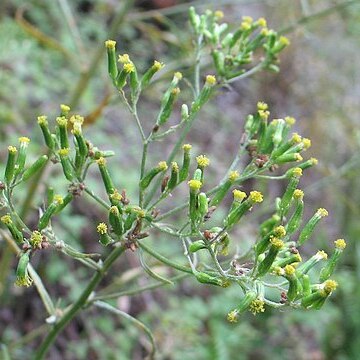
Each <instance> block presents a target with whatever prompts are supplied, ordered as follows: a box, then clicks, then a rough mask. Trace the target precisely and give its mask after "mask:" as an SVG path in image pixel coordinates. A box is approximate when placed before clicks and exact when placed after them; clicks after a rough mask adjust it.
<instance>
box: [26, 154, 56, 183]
mask: <svg viewBox="0 0 360 360" xmlns="http://www.w3.org/2000/svg"><path fill="white" fill-rule="evenodd" d="M48 160H49V158H48V157H47V156H46V155H43V156H40V157H39V158H38V159H37V160H36V161H35V162H34V163H33V164H32V165H31V166H30V167H29V168H28V169H26V170H25V171H24V173H23V175H22V177H21V180H22V181H26V180H28V179H29V178H30V177H31V176H33V175H34V174H36V173H37V172H38V171H40V170H41V169H42V168H43V167H44V166H45V165H46V163H47V162H48Z"/></svg>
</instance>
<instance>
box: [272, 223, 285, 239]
mask: <svg viewBox="0 0 360 360" xmlns="http://www.w3.org/2000/svg"><path fill="white" fill-rule="evenodd" d="M273 232H274V235H275V236H276V237H279V238H283V237H284V236H285V235H286V230H285V228H284V226H282V225H279V226H277V227H276V228H275V229H274V230H273Z"/></svg>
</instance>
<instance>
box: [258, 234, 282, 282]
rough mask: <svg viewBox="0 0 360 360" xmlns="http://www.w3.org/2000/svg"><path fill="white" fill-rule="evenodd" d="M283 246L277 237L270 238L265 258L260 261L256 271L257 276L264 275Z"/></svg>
mask: <svg viewBox="0 0 360 360" xmlns="http://www.w3.org/2000/svg"><path fill="white" fill-rule="evenodd" d="M283 246H284V243H283V241H281V240H280V239H277V238H272V239H271V246H270V250H269V252H268V253H267V255H266V256H265V259H264V260H263V261H262V262H261V263H260V265H259V267H258V271H257V277H261V276H264V275H265V274H266V273H267V272H268V271H269V270H270V268H271V265H272V264H273V262H274V261H275V259H276V256H277V254H278V253H279V251H280V250H281V249H282V247H283Z"/></svg>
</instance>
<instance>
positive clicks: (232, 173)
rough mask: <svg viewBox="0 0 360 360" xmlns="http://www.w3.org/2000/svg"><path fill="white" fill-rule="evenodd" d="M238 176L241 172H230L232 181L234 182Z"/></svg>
mask: <svg viewBox="0 0 360 360" xmlns="http://www.w3.org/2000/svg"><path fill="white" fill-rule="evenodd" d="M238 177H239V172H238V171H231V172H230V174H229V180H230V181H231V182H234V181H235V180H236V179H237V178H238Z"/></svg>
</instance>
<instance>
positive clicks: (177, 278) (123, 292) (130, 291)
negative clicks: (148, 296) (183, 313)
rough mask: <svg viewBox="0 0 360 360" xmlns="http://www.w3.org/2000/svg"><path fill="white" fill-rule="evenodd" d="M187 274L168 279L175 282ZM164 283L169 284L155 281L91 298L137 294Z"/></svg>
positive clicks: (100, 298) (102, 298) (112, 297)
mask: <svg viewBox="0 0 360 360" xmlns="http://www.w3.org/2000/svg"><path fill="white" fill-rule="evenodd" d="M189 275H190V274H180V275H177V276H174V277H172V278H170V279H169V280H170V281H172V282H175V281H177V280H181V279H184V278H185V277H187V276H189ZM166 285H169V284H166V283H164V282H156V283H153V284H149V285H146V286H142V287H139V288H136V289H130V290H124V291H118V292H115V293H111V294H105V295H98V296H95V297H94V298H93V299H92V301H96V300H108V299H115V298H119V297H121V296H132V295H137V294H140V293H142V292H144V291H147V290H153V289H157V288H159V287H162V286H166Z"/></svg>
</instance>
